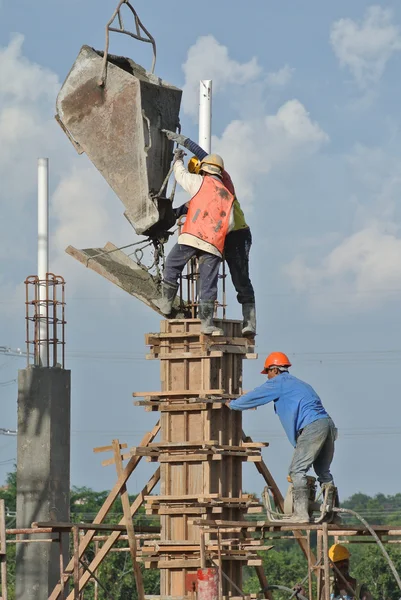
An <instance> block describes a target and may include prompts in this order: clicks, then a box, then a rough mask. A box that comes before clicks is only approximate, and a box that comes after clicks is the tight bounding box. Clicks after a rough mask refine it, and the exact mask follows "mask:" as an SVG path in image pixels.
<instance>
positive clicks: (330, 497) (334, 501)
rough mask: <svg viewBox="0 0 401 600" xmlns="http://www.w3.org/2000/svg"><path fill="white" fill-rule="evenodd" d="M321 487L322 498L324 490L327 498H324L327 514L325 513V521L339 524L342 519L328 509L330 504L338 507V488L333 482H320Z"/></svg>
mask: <svg viewBox="0 0 401 600" xmlns="http://www.w3.org/2000/svg"><path fill="white" fill-rule="evenodd" d="M321 488H322V493H323V499H324V498H325V496H326V492H327V500H326V506H327V509H326V510H327V515H326V519H325V520H327V522H329V523H334V524H336V525H341V523H342V521H341V517H340V515H339V513H337V512H334V511H330V508H331V507H332V506H335V507H337V508H339V507H340V501H339V498H338V490H337V488H336V486H335V485H334V483H333V482H330V483H322V484H321Z"/></svg>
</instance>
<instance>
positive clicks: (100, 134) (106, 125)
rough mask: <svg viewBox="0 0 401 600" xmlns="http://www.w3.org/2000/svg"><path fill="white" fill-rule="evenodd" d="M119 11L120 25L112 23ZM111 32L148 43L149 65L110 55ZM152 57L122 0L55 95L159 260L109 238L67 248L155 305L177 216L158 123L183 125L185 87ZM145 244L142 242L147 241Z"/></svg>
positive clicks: (169, 153)
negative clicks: (96, 43) (125, 15)
mask: <svg viewBox="0 0 401 600" xmlns="http://www.w3.org/2000/svg"><path fill="white" fill-rule="evenodd" d="M123 5H124V6H125V7H128V9H129V10H130V11H131V13H132V15H133V16H134V23H135V31H136V33H132V32H130V31H127V30H126V29H125V28H124V24H123V19H122V14H121V8H122V6H123ZM116 18H118V23H119V27H118V28H116V27H114V26H113V22H114V21H115V19H116ZM110 31H116V32H119V33H123V34H127V35H129V36H131V37H133V38H135V39H138V40H140V41H142V42H148V43H150V44H151V45H152V47H153V63H152V68H151V71H152V72H150V73H149V72H148V71H146V70H145V69H144V68H143V67H141V66H140V65H138V64H137V63H135V62H134V61H133V60H131V59H130V58H125V57H122V56H113V55H111V54H109V52H108V51H109V33H110ZM155 60H156V43H155V40H154V39H153V37H152V36H151V35H150V33H149V32H148V31H147V30H146V29H145V27H144V26H143V24H142V23H141V21H140V19H139V17H138V15H137V13H136V11H135V10H134V8H133V7H132V5H131V4H130V2H129V0H119V3H118V6H117V8H116V10H115V11H114V14H113V16H112V18H111V19H110V21H109V22H108V23H107V25H106V44H105V49H104V51H97V50H95V49H94V48H91V47H89V46H82V48H81V50H80V52H79V54H78V57H77V58H76V60H75V62H74V64H73V66H72V68H71V70H70V72H69V74H68V76H67V78H66V80H65V81H64V83H63V86H62V88H61V90H60V92H59V94H58V96H57V102H56V119H57V121H58V123H59V124H60V125H61V127H62V129H63V130H64V132H65V133H66V134H67V136H68V138H69V139H70V141H71V142H72V144H73V145H74V147H75V148H76V150H77V152H78V153H80V154H81V153H83V152H85V153H86V154H87V156H88V158H89V159H90V160H91V162H92V163H93V165H94V166H95V167H96V169H98V171H100V173H101V174H102V175H103V177H104V178H105V179H106V181H107V182H108V184H109V185H110V187H111V188H112V189H113V190H114V192H115V193H116V195H117V196H118V197H119V198H120V200H121V202H122V203H123V204H124V206H125V213H124V214H125V216H126V218H127V219H128V221H129V222H130V223H131V225H132V227H133V228H134V229H135V232H136V233H137V234H139V235H145V236H147V238H148V240H147V242H149V243H150V245H153V255H154V261H153V263H152V265H151V266H146V265H144V264H143V263H142V262H141V260H140V259H139V260H136V261H135V260H133V259H131V258H129V257H128V256H127V255H126V254H124V253H123V252H122V251H121V250H119V249H117V248H116V247H115V246H114V245H113V244H111V243H108V244H107V245H106V246H104V247H103V248H92V249H88V248H87V249H85V250H78V249H76V248H73V247H72V246H69V247H68V248H67V252H68V254H70V255H72V256H73V257H74V258H76V259H77V260H79V261H80V262H82V263H83V264H85V265H86V266H87V267H89V268H91V269H93V270H95V271H97V272H98V273H99V274H101V275H103V276H104V277H106V278H107V279H109V280H110V281H112V282H113V283H114V284H116V285H118V286H119V287H121V288H122V289H124V290H125V291H127V292H128V293H129V294H131V295H133V296H136V297H137V298H138V299H140V300H141V301H143V302H145V303H146V304H147V305H148V306H150V307H151V308H153V309H154V310H156V311H158V308H157V299H158V298H160V281H161V272H162V269H163V262H164V252H163V244H164V243H165V241H166V239H167V238H168V235H167V234H166V232H167V231H168V229H170V228H171V227H172V226H173V225H174V223H175V220H176V219H175V216H174V213H173V210H172V197H171V198H170V199H167V198H166V197H165V193H164V190H165V188H166V187H167V183H168V179H169V177H170V175H171V172H172V167H171V161H172V157H173V149H174V148H173V142H170V141H169V140H168V139H167V137H166V136H165V135H164V133H162V131H161V130H162V129H169V130H176V129H177V127H178V126H179V111H180V104H181V96H182V91H181V90H180V89H178V88H176V87H174V86H173V85H170V84H169V83H167V82H165V81H163V80H162V79H160V78H159V77H157V76H156V75H154V73H153V70H154V65H155ZM173 194H174V188H173V192H172V196H173ZM137 243H142V242H137ZM137 243H135V244H133V245H136V244H137ZM148 245H149V244H148V243H146V241H145V246H144V247H146V246H148ZM139 252H141V250H139ZM135 256H136V257H137V256H139V255H138V254H137V253H136V254H135ZM141 256H142V254H141ZM177 305H178V300H177Z"/></svg>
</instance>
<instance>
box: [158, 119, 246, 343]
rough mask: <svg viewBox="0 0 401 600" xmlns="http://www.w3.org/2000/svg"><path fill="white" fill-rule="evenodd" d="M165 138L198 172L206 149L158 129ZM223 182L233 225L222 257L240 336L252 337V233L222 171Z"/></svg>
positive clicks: (182, 208)
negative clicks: (180, 148) (239, 319)
mask: <svg viewBox="0 0 401 600" xmlns="http://www.w3.org/2000/svg"><path fill="white" fill-rule="evenodd" d="M162 131H163V133H164V134H165V135H166V136H167V138H168V139H169V140H171V141H173V142H177V144H180V145H181V146H184V148H186V149H187V150H189V151H190V152H192V154H194V156H193V157H192V158H191V159H190V160H189V162H188V170H189V172H190V173H198V169H199V165H200V162H201V160H202V159H203V158H205V156H206V155H207V152H206V151H205V150H204V149H203V148H201V147H200V146H198V144H196V143H195V142H194V141H193V140H191V139H190V138H188V137H186V136H185V135H183V134H181V133H176V132H175V131H169V130H168V129H162ZM223 184H224V185H225V186H226V188H227V189H228V190H229V191H230V192H231V194H233V195H234V205H233V207H234V227H233V230H232V231H231V232H230V234H229V235H227V237H226V243H225V246H224V258H225V260H226V262H227V264H228V268H229V269H230V274H231V279H232V282H233V285H234V287H235V291H236V292H237V300H238V302H239V303H240V304H241V307H242V315H243V325H242V335H244V336H248V337H254V336H255V335H256V306H255V292H254V289H253V285H252V282H251V279H250V276H249V253H250V250H251V246H252V234H251V230H250V228H249V225H248V224H247V222H246V221H245V215H244V213H243V210H242V208H241V206H240V203H239V201H238V198H237V195H236V193H235V188H234V184H233V182H232V180H231V177H230V175H229V174H228V173H227V171H225V170H224V171H223ZM174 212H175V214H176V217H177V218H178V217H180V216H182V215H185V214H186V213H187V205H186V204H183V205H182V206H179V207H178V208H175V209H174Z"/></svg>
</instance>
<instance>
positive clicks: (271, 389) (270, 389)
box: [229, 377, 279, 410]
mask: <svg viewBox="0 0 401 600" xmlns="http://www.w3.org/2000/svg"><path fill="white" fill-rule="evenodd" d="M275 379H278V378H276V377H274V379H270V380H269V381H266V383H264V384H263V385H260V386H259V387H257V388H255V389H254V390H252V392H248V393H247V394H244V395H243V396H241V397H240V398H237V400H231V402H230V403H229V407H230V408H232V409H233V410H247V409H248V408H255V407H256V406H261V405H262V404H268V403H269V402H273V401H274V400H277V399H278V397H279V392H278V385H277V383H276V382H275V381H274V380H275Z"/></svg>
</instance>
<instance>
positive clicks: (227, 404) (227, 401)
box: [224, 400, 231, 408]
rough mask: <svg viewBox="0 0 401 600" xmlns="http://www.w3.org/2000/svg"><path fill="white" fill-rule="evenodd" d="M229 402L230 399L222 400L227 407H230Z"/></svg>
mask: <svg viewBox="0 0 401 600" xmlns="http://www.w3.org/2000/svg"><path fill="white" fill-rule="evenodd" d="M230 402H231V400H226V401H225V402H224V404H225V405H226V406H228V408H230Z"/></svg>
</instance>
